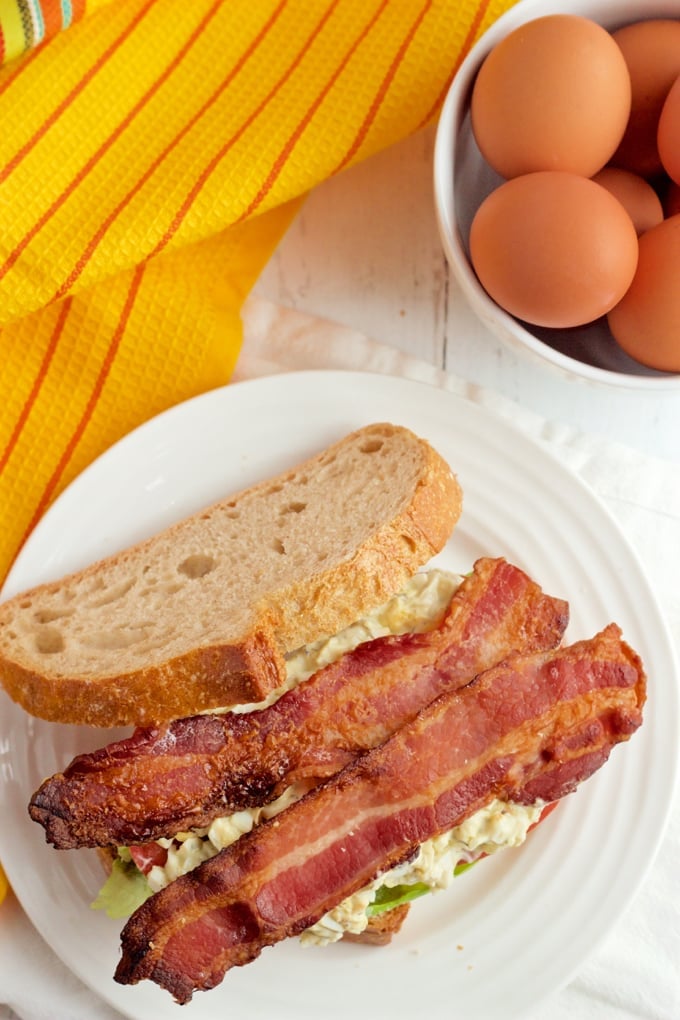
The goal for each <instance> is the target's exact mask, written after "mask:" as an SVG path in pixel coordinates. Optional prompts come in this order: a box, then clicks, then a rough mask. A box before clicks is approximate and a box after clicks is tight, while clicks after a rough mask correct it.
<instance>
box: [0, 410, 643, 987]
mask: <svg viewBox="0 0 680 1020" xmlns="http://www.w3.org/2000/svg"><path fill="white" fill-rule="evenodd" d="M461 507H462V493H461V490H460V486H459V484H458V482H457V480H456V479H455V477H454V475H453V474H452V472H451V470H450V468H449V467H448V465H446V464H445V463H444V462H443V460H442V459H441V458H440V457H439V456H438V454H436V452H435V451H433V450H432V448H431V447H430V446H429V445H428V444H427V443H425V442H424V441H423V440H421V439H419V438H418V437H416V436H414V435H413V434H412V433H410V432H408V431H407V430H404V429H400V428H397V427H395V426H391V425H375V426H369V427H367V428H366V429H362V430H359V431H358V432H356V433H352V434H351V435H350V436H348V437H346V438H345V439H344V440H341V441H340V442H339V443H338V444H336V445H335V446H334V447H331V448H329V450H327V451H323V452H322V453H321V454H319V455H317V456H316V457H314V458H312V459H310V460H309V461H307V462H306V463H305V464H303V465H301V466H300V467H299V468H295V469H293V470H292V471H289V472H287V473H286V474H284V475H282V476H280V477H279V478H277V479H272V480H269V481H266V482H263V483H261V484H260V485H258V486H255V487H254V488H252V489H249V490H247V491H246V492H245V493H241V494H238V495H236V496H233V497H229V498H228V499H226V500H224V501H223V502H222V503H220V504H218V505H217V506H216V507H212V508H208V510H205V511H202V512H200V513H199V514H197V515H195V516H194V517H193V518H190V519H188V520H187V521H184V522H181V523H180V524H179V525H175V526H174V527H173V528H171V529H169V530H168V531H166V532H164V533H162V534H161V535H159V536H155V537H153V538H151V539H149V540H148V541H147V542H145V543H142V544H141V545H139V546H136V547H134V548H133V549H131V550H127V551H123V552H122V553H119V554H117V555H115V556H114V557H112V558H110V559H109V560H107V561H104V562H103V563H100V564H95V565H93V566H92V567H91V568H88V569H87V570H86V571H84V572H82V573H81V574H78V575H72V576H71V577H69V578H66V579H64V580H63V581H61V582H57V583H55V584H51V585H45V586H42V587H41V588H39V589H36V590H34V591H33V592H30V593H24V594H23V595H21V596H18V597H17V598H15V599H14V600H12V601H11V603H6V604H5V606H0V676H2V681H3V684H4V685H5V687H6V688H7V690H8V692H9V693H10V694H11V695H12V696H13V697H15V698H16V700H18V701H20V703H21V704H22V705H23V706H24V707H25V708H26V709H27V710H28V711H31V712H33V713H34V714H36V715H42V716H43V717H46V718H50V719H53V720H55V721H68V722H73V721H76V722H87V723H89V724H91V725H99V726H104V725H121V724H124V725H132V726H133V727H134V730H133V732H132V733H131V734H130V735H129V736H127V737H125V738H124V739H122V740H118V741H115V742H113V743H109V744H107V745H105V746H103V747H102V748H101V749H100V750H99V751H95V752H92V753H89V754H84V755H79V756H77V757H76V758H75V759H74V760H73V761H72V762H71V763H70V764H68V765H67V766H66V767H65V769H64V771H63V772H62V773H59V774H57V775H55V776H52V777H49V778H48V779H46V780H45V782H44V783H43V784H42V785H41V787H40V788H39V789H38V790H37V791H36V792H35V794H34V795H33V797H32V798H31V802H30V805H29V811H30V814H31V817H32V818H33V819H34V820H35V821H36V822H38V823H39V824H40V825H42V826H43V828H44V830H45V834H46V837H47V839H48V841H49V842H50V843H51V844H52V845H54V846H55V848H57V849H62V850H69V849H70V850H73V849H77V848H79V847H97V848H99V850H100V852H101V853H102V855H103V856H104V857H105V858H106V860H107V861H108V863H109V866H110V868H111V878H110V880H109V882H108V883H107V885H106V886H105V890H104V892H103V894H102V895H101V896H100V903H99V905H104V906H107V907H108V908H109V909H110V910H112V911H113V912H116V913H117V914H118V915H119V916H122V915H125V914H128V913H129V914H131V916H130V917H129V920H128V921H127V923H126V924H125V927H124V928H123V932H122V958H121V961H120V964H119V966H118V969H117V971H116V974H115V978H116V980H117V981H119V982H121V983H123V984H134V983H136V982H137V981H140V980H142V979H150V980H152V981H154V982H156V983H157V984H159V985H161V986H162V987H164V988H166V989H167V990H168V991H169V992H170V993H171V994H172V995H173V996H174V998H175V999H176V1000H177V1001H178V1002H182V1003H183V1002H188V1001H189V1000H190V999H191V997H192V995H193V993H194V992H195V991H196V990H199V989H200V990H205V989H208V988H211V987H214V986H215V985H216V984H218V983H219V982H220V981H221V980H222V979H223V978H224V975H225V974H226V973H227V971H228V970H229V969H230V968H231V967H233V966H240V965H242V964H245V963H248V962H250V961H251V960H254V959H255V958H256V957H257V956H258V955H259V953H260V952H261V951H262V950H263V949H264V948H265V947H268V946H272V945H274V944H275V943H277V942H279V941H281V940H282V939H284V938H287V937H290V936H300V937H301V938H302V939H303V941H305V942H307V943H312V944H327V943H329V942H333V941H337V940H339V939H340V938H351V939H354V940H359V941H363V942H374V943H377V944H384V943H385V942H387V941H388V940H389V939H390V938H391V937H392V936H393V935H394V934H395V933H396V932H397V931H398V930H399V928H400V927H401V925H402V923H403V922H404V919H405V917H406V914H407V912H408V909H409V905H410V903H411V902H412V901H413V900H414V899H416V898H417V897H418V896H420V895H422V894H424V893H426V892H428V891H431V890H435V889H438V888H445V887H446V886H448V884H450V881H451V879H452V878H453V877H454V875H455V874H457V873H460V871H461V870H464V869H466V868H467V867H469V866H470V865H471V864H473V863H474V862H475V861H477V860H479V859H480V858H482V857H484V856H486V855H488V854H489V853H493V852H495V851H496V850H498V849H501V848H503V847H505V846H512V845H518V844H519V843H521V842H522V841H523V840H524V838H525V837H526V835H527V833H528V832H529V831H530V830H531V829H532V828H533V827H534V826H535V825H536V824H538V823H539V822H540V821H541V820H542V818H544V817H545V816H546V815H547V814H548V813H549V812H550V811H551V810H552V808H553V807H554V806H555V804H557V803H558V801H559V800H560V799H561V798H562V797H564V796H566V795H567V794H568V793H570V792H572V791H573V790H574V789H575V788H576V787H577V785H578V784H579V783H580V782H582V781H583V780H584V779H586V778H588V776H590V775H591V774H592V773H593V772H594V771H596V769H598V768H599V767H600V766H601V765H602V764H604V762H605V761H606V760H607V758H608V756H609V753H610V751H611V749H612V748H613V747H614V746H615V745H616V744H617V743H620V742H622V741H625V740H627V739H628V738H629V737H630V736H631V735H632V733H633V732H634V731H635V729H636V728H637V727H638V726H639V725H640V724H641V722H642V708H643V704H644V700H645V675H644V669H643V667H642V664H641V662H640V659H639V657H638V656H637V654H636V653H635V652H634V651H633V650H632V649H631V648H630V647H629V646H628V645H627V644H626V643H625V641H624V640H623V637H622V634H621V632H620V630H619V628H618V627H617V626H616V624H610V625H609V626H608V627H605V628H604V630H602V631H601V632H600V633H598V634H596V635H595V636H594V637H593V638H591V639H589V640H586V641H581V642H577V643H575V644H571V645H567V646H564V645H563V643H562V641H563V637H564V633H565V630H566V626H567V622H568V606H567V604H566V602H564V600H562V599H560V598H556V597H553V596H550V595H547V594H546V593H544V592H543V591H542V589H541V588H540V586H539V585H538V584H537V583H536V582H535V581H533V580H532V579H531V578H529V577H528V575H527V574H526V573H524V571H522V570H521V569H520V568H518V567H516V566H514V565H512V564H510V563H508V562H507V561H506V560H504V559H503V558H500V557H497V558H491V557H483V558H480V559H478V560H477V561H476V562H475V563H474V564H473V565H472V568H471V570H470V572H469V574H467V575H466V576H465V577H459V576H455V575H451V574H449V573H447V572H443V571H441V570H438V569H434V570H432V569H429V570H424V569H423V568H425V567H426V565H427V564H428V561H429V560H430V559H431V558H432V557H433V556H434V555H435V554H436V553H437V552H439V551H440V550H441V549H442V547H443V546H444V544H445V543H446V541H447V540H448V538H449V535H450V533H451V531H452V529H453V527H454V525H455V523H456V522H457V520H458V517H459V515H460V513H461ZM150 575H151V576H150ZM152 592H155V594H151V593H152ZM376 605H377V606H378V609H375V606H376ZM50 647H51V648H52V649H53V650H52V652H49V651H47V649H48V648H50ZM112 651H113V652H115V654H110V653H111V652H112ZM130 890H132V892H131V893H130ZM116 901H117V902H116ZM121 903H122V906H121Z"/></svg>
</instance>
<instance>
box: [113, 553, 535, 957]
mask: <svg viewBox="0 0 680 1020" xmlns="http://www.w3.org/2000/svg"><path fill="white" fill-rule="evenodd" d="M461 580H462V578H460V577H459V576H457V575H454V574H451V573H448V572H446V571H442V570H430V571H427V572H423V573H419V574H416V575H414V576H413V577H412V578H411V579H410V580H409V582H408V584H407V585H406V586H405V588H404V589H403V590H402V591H401V592H400V593H399V594H397V595H395V596H394V597H393V598H391V599H390V600H389V601H388V602H386V603H385V604H384V605H383V606H381V607H379V608H378V609H376V610H374V611H373V612H372V613H371V614H370V615H368V616H366V617H363V618H362V619H360V620H358V621H357V622H356V623H353V624H351V625H350V626H349V627H347V628H346V629H345V630H343V631H341V632H340V633H339V634H336V635H333V636H331V637H325V638H321V639H320V640H318V641H316V642H315V643H314V644H313V645H308V646H306V647H305V648H301V649H299V650H297V651H295V652H293V653H292V654H291V655H290V656H289V657H288V659H287V667H288V668H287V679H286V686H285V690H290V689H292V688H294V687H295V686H297V684H299V683H303V682H304V681H305V680H307V679H309V677H310V676H312V675H313V674H314V673H315V672H316V671H317V670H319V669H321V668H322V667H323V666H326V665H328V664H329V663H331V662H334V661H335V660H336V659H338V658H339V657H340V656H341V655H343V654H344V653H345V652H348V651H351V650H352V649H353V648H356V647H357V646H358V645H359V644H361V643H362V642H364V641H368V640H371V639H373V638H376V637H382V636H385V635H388V634H400V633H406V632H407V631H426V630H429V629H432V628H433V627H435V626H437V625H438V624H439V623H440V621H441V619H442V617H443V615H444V613H445V611H446V609H447V607H448V605H449V602H450V600H451V596H452V595H453V593H454V592H455V590H456V588H457V587H458V585H459V584H460V582H461ZM282 693H284V691H283V690H279V691H277V692H276V693H275V694H274V695H272V696H270V698H269V699H268V701H267V702H261V703H259V704H257V705H251V706H241V707H240V708H239V711H247V710H253V709H255V708H257V709H260V708H263V707H266V705H267V704H270V703H271V702H272V701H273V700H276V698H277V697H280V695H281V694H282ZM305 792H306V786H305V785H304V784H293V785H292V786H290V787H288V789H286V790H285V791H284V792H283V794H282V795H281V796H280V797H279V798H278V799H277V800H275V801H273V802H272V803H270V804H266V805H264V806H263V807H258V808H248V809H244V810H242V811H236V812H234V813H232V814H229V815H225V816H223V817H220V818H216V819H215V820H214V821H213V822H212V823H211V824H210V826H209V827H207V828H203V829H196V830H192V831H189V832H180V833H177V835H176V836H175V837H174V838H172V839H159V840H157V841H156V844H157V846H158V851H159V858H160V859H162V863H157V864H152V866H151V867H150V868H149V870H148V871H147V872H146V874H142V872H141V871H140V870H139V869H138V868H137V867H136V865H135V864H134V862H133V860H132V856H131V854H130V851H129V849H127V848H125V847H121V848H119V850H118V856H117V859H116V860H115V861H114V865H113V868H112V871H111V874H110V876H109V879H108V880H107V882H106V883H105V885H104V886H103V887H102V889H101V891H100V894H99V896H98V897H97V899H96V900H95V902H94V903H93V907H94V908H95V909H103V910H105V911H106V912H107V913H108V914H109V916H111V917H124V916H127V915H128V914H130V913H132V912H133V911H134V910H135V909H136V907H137V906H139V904H140V903H142V902H143V901H144V900H145V899H146V898H147V897H148V896H150V895H152V893H154V892H158V891H159V890H160V889H162V888H164V886H166V885H168V884H169V883H170V882H172V881H174V880H175V879H176V878H178V877H179V876H180V875H183V874H186V872H188V871H191V870H192V869H193V868H196V867H197V866H198V865H199V864H201V863H202V862H203V861H205V860H208V859H209V858H210V857H213V856H214V855H215V854H217V853H219V852H220V850H223V849H224V848H225V847H227V846H229V845H230V844H232V843H234V842H235V841H236V840H237V839H239V838H240V837H241V836H243V835H244V834H245V833H247V832H250V831H251V830H252V829H253V828H254V827H255V826H256V825H257V824H258V823H259V822H261V821H264V820H266V819H268V818H273V817H275V816H276V815H277V814H278V813H279V812H280V811H283V810H284V809H285V808H287V807H288V806H289V805H290V804H292V803H294V802H295V801H296V800H298V799H299V798H300V797H302V796H303V795H304V793H305ZM542 807H543V805H542V804H540V803H537V804H534V805H530V806H523V805H519V804H514V803H505V802H503V801H499V800H494V801H492V802H491V803H490V804H488V805H487V806H486V807H484V808H482V809H481V810H480V811H477V812H476V813H475V814H473V815H472V816H471V817H470V818H468V819H467V820H466V821H465V822H464V823H463V824H462V825H459V826H457V827H456V828H454V829H452V830H451V831H450V832H447V833H444V834H442V835H440V836H437V837H435V838H434V839H431V840H428V841H427V842H426V843H423V845H422V846H421V847H420V848H419V851H418V853H417V854H416V855H415V857H414V858H413V859H412V860H410V861H408V862H407V863H406V864H402V865H399V866H398V867H396V868H393V869H392V870H391V871H388V872H385V873H384V874H382V875H380V876H379V877H378V878H377V879H376V880H375V881H374V882H372V883H371V884H370V885H369V886H367V887H366V888H364V889H362V890H360V891H359V892H357V893H355V894H354V895H352V896H350V897H348V898H347V899H346V900H343V902H342V903H340V904H338V906H337V907H335V908H334V909H333V910H331V911H329V912H328V913H327V914H325V915H324V917H322V918H321V919H320V920H319V921H318V922H317V923H316V924H315V925H314V926H313V927H311V928H309V929H308V930H307V931H305V932H303V934H302V936H301V941H302V943H303V944H304V945H325V944H327V943H330V942H335V941H337V940H338V939H340V938H342V936H343V934H344V933H345V932H350V933H353V934H359V933H360V932H362V931H363V930H364V929H365V928H366V926H367V924H368V922H369V918H370V917H371V915H373V914H375V913H379V912H381V911H383V910H388V909H390V908H392V907H395V906H398V905H399V904H401V903H404V902H407V901H409V900H411V899H414V898H416V897H417V896H420V895H423V894H424V893H427V892H433V891H436V890H440V889H445V888H447V887H448V886H449V885H450V883H451V882H452V881H453V878H454V876H455V875H456V874H458V873H460V871H461V870H464V869H465V867H467V866H469V864H470V863H472V862H474V861H475V860H477V859H478V858H479V857H480V856H483V855H487V854H491V853H494V852H495V851H497V850H500V849H503V848H504V847H511V846H519V845H520V844H521V843H522V842H523V841H524V839H525V837H526V834H527V832H528V830H529V829H530V828H531V826H532V825H534V824H535V823H536V822H537V821H538V819H539V817H540V814H541V810H542Z"/></svg>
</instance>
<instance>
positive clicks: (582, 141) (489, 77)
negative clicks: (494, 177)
mask: <svg viewBox="0 0 680 1020" xmlns="http://www.w3.org/2000/svg"><path fill="white" fill-rule="evenodd" d="M629 113H630V78H629V75H628V71H627V68H626V63H625V60H624V59H623V57H622V55H621V51H620V49H619V48H618V46H617V45H616V44H615V43H614V41H613V39H612V37H611V35H610V34H609V33H608V32H606V31H605V29H603V28H602V27H601V26H600V25H597V24H596V23H595V22H594V21H591V20H590V19H588V18H582V17H579V16H577V15H574V14H553V15H546V16H545V17H541V18H536V19H534V20H533V21H529V22H528V23H527V24H525V25H521V26H520V27H519V28H516V29H515V30H514V31H513V32H511V33H510V34H509V35H508V36H506V38H505V39H503V40H502V41H501V42H500V43H499V44H498V45H497V46H495V47H494V49H493V50H492V51H491V52H490V53H489V54H488V56H487V57H486V59H485V61H484V63H483V64H482V66H481V68H480V70H479V74H478V75H477V78H476V80H475V85H474V88H473V93H472V100H471V118H472V128H473V132H474V135H475V138H476V141H477V144H478V146H479V148H480V150H481V152H482V155H483V156H484V157H485V159H486V160H487V162H488V163H489V164H490V165H491V166H492V167H493V168H494V169H495V170H496V171H497V172H498V173H499V174H501V176H503V177H508V178H509V177H516V176H518V175H519V174H525V173H531V172H533V171H536V170H566V171H570V172H572V173H578V174H583V175H584V176H586V177H592V175H593V174H594V173H597V171H598V170H600V169H601V168H602V167H603V166H604V164H605V163H606V162H607V160H608V159H609V157H610V156H611V155H612V153H613V152H614V150H615V149H616V147H617V145H618V144H619V142H620V140H621V137H622V135H623V132H624V129H625V126H626V123H627V121H628V115H629Z"/></svg>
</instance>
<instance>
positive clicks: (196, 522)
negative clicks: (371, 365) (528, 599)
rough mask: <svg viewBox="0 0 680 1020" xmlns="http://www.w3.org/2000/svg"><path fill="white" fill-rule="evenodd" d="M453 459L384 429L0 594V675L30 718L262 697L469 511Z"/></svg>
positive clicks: (185, 710) (134, 715)
mask: <svg viewBox="0 0 680 1020" xmlns="http://www.w3.org/2000/svg"><path fill="white" fill-rule="evenodd" d="M461 502H462V496H461V490H460V487H459V486H458V483H457V481H456V479H455V477H454V476H453V474H452V472H451V470H450V468H449V467H448V465H447V464H446V463H445V462H444V461H443V460H442V458H441V457H440V456H439V455H438V454H437V453H436V452H435V451H434V450H433V449H432V447H431V446H430V445H429V444H428V443H427V442H425V441H424V440H422V439H420V438H419V437H417V436H415V435H414V434H413V433H412V432H410V431H409V430H407V429H404V428H401V427H398V426H394V425H389V424H375V425H370V426H367V427H365V428H363V429H360V430H358V431H357V432H353V433H351V434H350V435H348V436H346V437H345V438H344V439H342V440H340V441H339V442H338V443H336V444H335V445H333V446H331V447H329V448H328V449H327V450H325V451H324V452H322V453H320V454H318V455H317V456H315V457H313V458H311V459H309V460H307V461H306V462H305V463H303V464H301V465H300V466H299V467H297V468H294V469H292V470H289V471H287V472H285V473H284V474H282V475H280V476H278V477H277V478H273V479H269V480H267V481H263V482H261V483H260V484H258V485H255V486H253V487H251V488H249V489H247V490H245V491H243V492H241V493H239V494H237V495H235V496H231V497H230V498H228V499H224V500H222V501H221V502H219V503H216V504H214V505H213V506H211V507H209V508H207V509H205V510H202V511H201V512H199V513H196V514H194V515H193V516H191V517H189V518H187V519H185V520H183V521H181V522H180V523H177V524H175V525H173V526H172V527H170V528H168V529H167V530H165V531H163V532H161V533H160V534H158V535H157V536H155V537H153V538H151V539H149V540H147V541H145V542H142V543H140V544H137V545H135V546H133V547H131V548H129V549H127V550H125V551H123V552H120V553H118V554H116V555H114V556H111V557H108V558H107V559H104V560H101V561H99V562H98V563H95V564H93V565H92V566H90V567H88V568H87V569H85V570H83V571H80V572H79V573H75V574H71V575H69V576H68V577H65V578H63V579H61V580H60V581H57V582H54V583H49V584H45V585H41V586H39V587H37V588H34V589H32V590H31V591H28V592H24V593H23V594H20V595H17V596H15V597H14V598H12V599H10V600H8V601H7V602H5V603H4V604H3V605H0V680H1V681H2V684H3V686H4V687H5V689H6V690H7V691H8V693H9V694H10V696H11V697H12V698H13V699H14V700H15V701H17V702H18V703H19V704H21V705H22V706H23V707H24V708H25V709H26V710H27V711H28V712H29V713H31V714H33V715H35V716H38V717H41V718H44V719H49V720H53V721H58V722H65V723H80V724H89V725H94V726H120V725H128V724H149V723H151V722H160V721H164V720H168V719H172V718H177V717H180V716H186V715H190V714H194V713H197V712H201V711H205V710H209V709H212V708H217V707H220V706H222V707H225V706H231V705H235V704H239V703H240V704H243V703H246V704H247V703H252V702H258V701H260V700H262V699H263V698H265V697H266V696H267V695H268V694H269V693H270V692H271V691H273V690H275V689H276V688H277V687H279V686H280V685H281V683H282V682H283V681H284V679H285V662H284V655H285V653H286V652H288V651H291V650H293V649H295V648H297V647H299V646H301V645H304V644H307V643H309V642H310V641H312V640H314V639H316V638H318V637H320V636H323V635H325V634H332V633H335V632H336V631H338V630H340V629H342V628H343V627H345V626H347V625H348V624H350V623H351V622H352V621H353V620H354V619H356V618H357V617H359V616H360V615H362V614H363V613H365V612H366V611H367V610H369V609H371V608H374V607H375V606H377V605H379V604H380V603H381V602H383V601H385V600H386V599H387V598H389V597H390V596H391V595H392V594H394V592H396V591H398V590H399V588H400V587H401V586H402V585H403V584H404V582H405V581H406V579H407V578H408V577H409V576H411V575H412V574H413V573H414V572H415V571H416V570H417V569H418V567H420V566H422V565H423V564H424V563H425V562H426V561H427V560H429V559H430V557H431V556H433V555H434V554H435V553H436V552H438V551H439V550H440V549H441V548H442V546H443V545H444V544H445V542H446V541H447V539H448V537H449V535H450V533H451V530H452V529H453V526H454V524H455V522H456V521H457V519H458V517H459V515H460V512H461Z"/></svg>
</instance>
